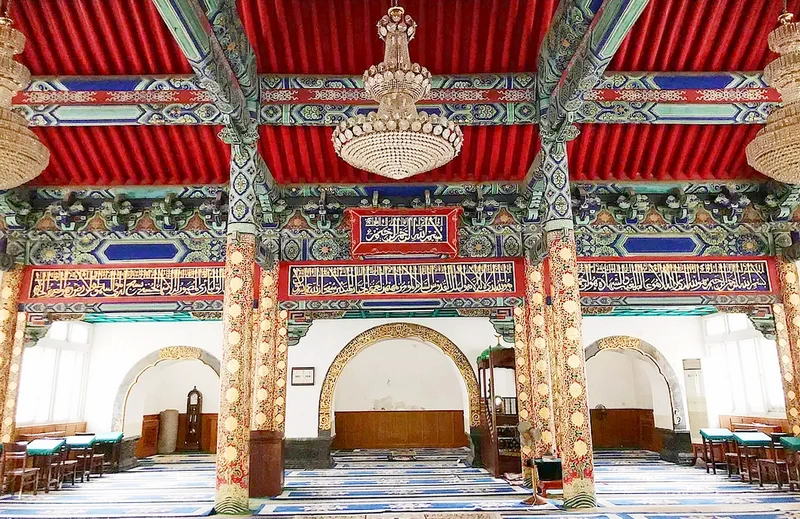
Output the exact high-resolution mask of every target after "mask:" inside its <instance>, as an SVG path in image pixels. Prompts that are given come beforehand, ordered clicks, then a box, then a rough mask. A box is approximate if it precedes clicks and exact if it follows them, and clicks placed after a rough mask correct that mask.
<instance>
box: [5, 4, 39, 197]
mask: <svg viewBox="0 0 800 519" xmlns="http://www.w3.org/2000/svg"><path fill="white" fill-rule="evenodd" d="M2 5H3V0H0V8H2ZM10 7H11V0H5V8H4V10H3V16H2V17H0V189H11V188H12V187H17V186H19V185H22V184H24V183H25V182H28V181H29V180H32V179H34V178H36V177H38V176H39V175H40V174H41V172H42V171H43V170H44V168H45V167H47V164H48V162H50V152H49V151H48V150H47V148H46V147H45V146H44V145H43V144H42V143H41V142H39V139H38V138H37V137H36V135H35V134H34V133H33V132H32V131H30V130H29V129H28V123H27V121H26V120H25V118H24V117H22V116H21V115H19V114H17V113H14V112H12V111H11V99H12V98H13V97H14V94H16V93H17V92H19V91H20V90H22V89H23V88H25V87H27V86H28V84H29V83H30V81H31V73H30V71H29V70H28V69H27V68H26V67H25V66H24V65H22V64H21V63H19V62H17V61H14V55H15V54H19V53H20V52H22V49H23V48H25V36H24V35H23V34H22V33H21V32H19V31H18V30H16V29H14V28H13V27H12V26H11V24H12V22H11V18H9V16H8V13H9V9H10Z"/></svg>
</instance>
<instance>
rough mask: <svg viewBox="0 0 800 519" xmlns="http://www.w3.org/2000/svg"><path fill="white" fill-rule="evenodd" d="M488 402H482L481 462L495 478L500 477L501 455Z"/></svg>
mask: <svg viewBox="0 0 800 519" xmlns="http://www.w3.org/2000/svg"><path fill="white" fill-rule="evenodd" d="M487 404H488V401H487V400H483V401H481V462H482V463H483V467H484V468H485V469H486V470H488V471H489V472H490V473H491V474H493V475H494V476H495V477H499V476H500V459H499V458H500V454H499V451H498V448H497V431H496V430H495V427H494V423H492V413H491V409H490V408H489V406H488V405H487Z"/></svg>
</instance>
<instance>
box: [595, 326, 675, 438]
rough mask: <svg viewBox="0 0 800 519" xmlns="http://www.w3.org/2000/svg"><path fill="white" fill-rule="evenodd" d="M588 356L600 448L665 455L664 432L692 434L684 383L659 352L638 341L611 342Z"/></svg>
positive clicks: (614, 338)
mask: <svg viewBox="0 0 800 519" xmlns="http://www.w3.org/2000/svg"><path fill="white" fill-rule="evenodd" d="M585 355H586V372H587V380H588V386H587V388H588V394H589V404H590V407H592V408H593V409H592V437H593V440H594V442H595V445H596V446H597V447H598V448H603V447H605V448H617V447H629V448H632V447H636V448H646V449H653V450H657V451H661V450H663V448H664V445H663V444H664V438H663V434H662V433H660V432H659V431H669V432H670V433H688V429H687V427H686V423H687V420H686V411H685V402H684V397H683V389H682V387H681V384H680V381H679V380H678V378H677V376H676V374H675V372H674V370H673V369H672V366H670V364H669V362H667V360H666V359H665V358H664V357H663V355H661V353H660V352H659V351H658V350H657V349H656V348H655V347H654V346H652V345H651V344H648V343H647V342H645V341H642V340H641V339H638V338H635V337H629V336H611V337H605V338H603V339H600V340H598V341H595V342H594V343H592V344H590V345H589V346H588V347H586V349H585ZM637 424H638V425H637Z"/></svg>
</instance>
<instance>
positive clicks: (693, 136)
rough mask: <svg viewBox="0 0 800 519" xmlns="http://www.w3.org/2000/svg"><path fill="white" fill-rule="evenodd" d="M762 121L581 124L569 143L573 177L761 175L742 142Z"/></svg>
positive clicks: (655, 178)
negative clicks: (703, 123) (742, 122)
mask: <svg viewBox="0 0 800 519" xmlns="http://www.w3.org/2000/svg"><path fill="white" fill-rule="evenodd" d="M760 128H761V126H756V125H720V126H701V125H647V124H584V125H582V126H581V134H580V136H579V137H578V138H577V139H576V140H575V141H572V143H570V146H569V169H570V178H571V179H572V180H576V181H627V180H644V181H658V180H662V181H684V180H740V179H748V178H761V177H760V175H759V174H758V173H757V172H756V171H755V170H753V169H752V168H751V167H750V166H748V165H747V159H746V157H745V152H744V150H745V147H746V146H747V143H749V142H750V141H751V140H753V137H755V135H756V132H758V130H759V129H760Z"/></svg>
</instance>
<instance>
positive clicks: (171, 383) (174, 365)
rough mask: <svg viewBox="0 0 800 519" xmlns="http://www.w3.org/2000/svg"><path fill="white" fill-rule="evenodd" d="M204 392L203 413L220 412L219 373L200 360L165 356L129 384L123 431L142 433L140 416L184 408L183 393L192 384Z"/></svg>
mask: <svg viewBox="0 0 800 519" xmlns="http://www.w3.org/2000/svg"><path fill="white" fill-rule="evenodd" d="M195 386H196V387H197V390H198V391H200V393H201V394H202V395H203V409H202V411H203V412H204V413H218V412H219V376H218V375H217V373H216V372H215V371H214V370H213V369H212V368H211V367H210V366H207V365H206V364H203V362H201V361H199V360H178V361H175V360H167V361H162V362H159V363H158V364H157V365H156V366H154V367H152V368H150V369H148V370H147V371H145V372H144V373H142V376H140V377H139V380H138V381H137V382H136V384H134V386H133V388H131V392H130V395H128V402H127V406H126V407H125V422H124V424H123V431H124V432H125V434H126V435H134V434H141V432H142V417H143V416H144V415H149V414H158V413H160V412H161V411H164V410H166V409H177V410H178V412H180V413H185V412H186V395H187V394H188V393H189V391H191V390H192V388H194V387H195Z"/></svg>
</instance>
